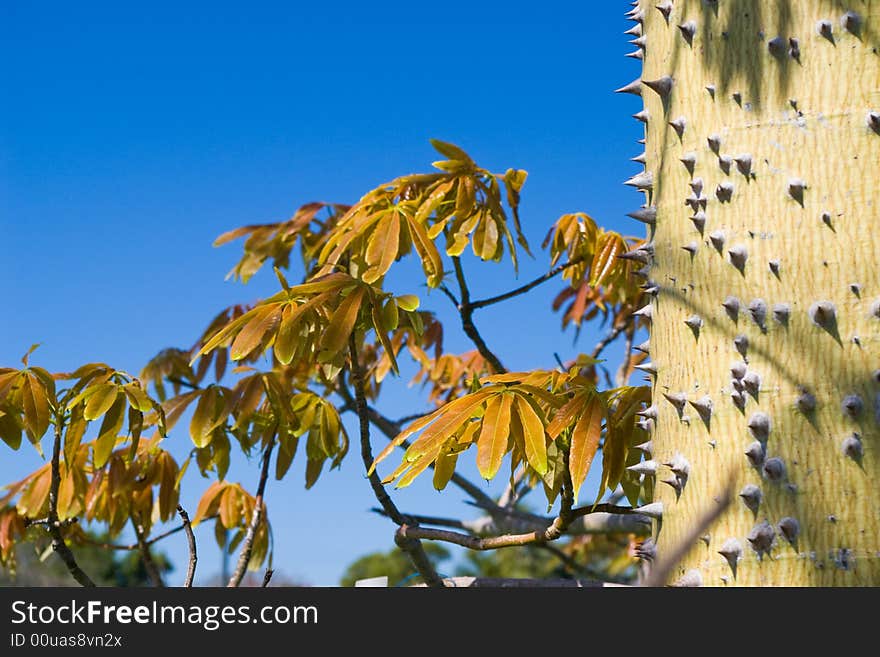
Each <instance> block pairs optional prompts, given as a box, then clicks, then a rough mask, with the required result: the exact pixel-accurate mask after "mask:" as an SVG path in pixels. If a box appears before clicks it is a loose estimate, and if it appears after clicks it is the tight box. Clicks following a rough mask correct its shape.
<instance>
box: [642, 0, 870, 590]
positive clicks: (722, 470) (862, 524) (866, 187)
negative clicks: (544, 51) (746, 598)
mask: <svg viewBox="0 0 880 657" xmlns="http://www.w3.org/2000/svg"><path fill="white" fill-rule="evenodd" d="M656 4H658V3H656V2H654V0H650V1H649V0H643V1H642V2H641V4H640V6H639V8H640V9H641V10H642V11H643V13H644V17H643V18H642V32H643V34H644V38H645V42H646V49H645V52H644V60H643V61H644V63H643V67H644V70H643V75H642V80H643V84H642V85H641V96H642V99H643V101H644V108H645V109H646V111H647V113H648V117H647V124H646V140H647V142H646V144H647V145H646V154H645V157H646V168H647V171H648V172H650V173H652V174H653V184H652V186H651V187H650V189H649V190H648V191H647V192H646V195H647V198H646V202H647V203H648V204H649V205H653V206H656V210H657V214H656V226H655V227H653V228H651V227H649V234H650V233H651V232H653V243H654V252H655V260H654V263H653V266H652V269H651V272H650V276H651V279H652V280H653V281H654V282H655V283H656V284H657V285H659V286H660V292H659V295H658V296H657V298H656V300H655V301H654V307H653V312H652V314H653V317H652V328H651V337H650V353H651V358H652V361H653V362H654V364H655V365H656V367H657V370H658V372H657V376H656V379H655V382H654V404H655V405H656V407H657V410H658V417H657V419H656V423H655V429H654V435H653V437H652V439H653V445H654V449H655V453H654V454H653V458H654V460H656V461H657V462H659V463H670V462H672V461H673V460H675V459H678V460H679V462H681V459H682V458H683V459H686V461H687V464H688V469H689V472H687V473H686V476H685V477H684V478H683V479H682V478H681V477H679V483H684V487H683V489H682V490H681V492H680V496H678V497H677V495H676V491H675V489H674V488H673V487H672V486H657V487H656V489H657V498H656V500H655V501H661V502H662V503H663V517H662V521H658V522H657V523H656V525H657V527H656V529H657V550H658V554H659V555H661V557H662V555H663V554H664V553H672V552H673V551H674V550H675V549H676V548H677V546H678V545H679V544H680V543H681V542H682V541H683V540H684V538H685V537H686V536H687V535H688V532H689V529H690V528H691V527H692V526H693V523H694V522H695V519H696V518H698V517H699V516H701V515H703V514H704V513H705V512H706V511H707V510H709V509H710V507H711V505H712V504H713V502H712V498H713V497H716V496H720V495H721V494H722V492H723V491H722V489H721V487H722V486H723V484H724V482H725V481H726V480H727V479H728V478H729V477H732V478H733V480H734V495H735V496H734V501H733V503H732V504H731V505H730V507H729V508H728V509H727V510H726V511H725V512H724V513H722V514H721V515H720V518H719V519H718V520H717V521H716V522H715V523H714V525H713V526H712V527H710V528H709V530H708V531H707V534H708V537H706V536H704V537H703V540H697V541H695V542H694V543H693V547H692V548H691V549H689V550H688V551H687V553H686V555H685V557H684V559H683V560H682V561H681V562H680V564H679V565H678V566H677V567H676V568H674V569H673V572H672V574H671V576H670V581H671V582H672V581H675V580H677V579H679V578H680V577H682V576H684V575H685V574H687V579H688V580H689V581H690V582H693V581H698V582H702V584H704V585H714V586H717V585H730V586H733V585H750V586H858V585H874V586H876V585H880V556H878V555H880V458H878V456H880V455H878V447H880V430H878V423H880V374H878V369H877V368H878V367H880V316H878V315H880V307H878V306H880V230H878V226H880V195H878V189H880V188H878V168H877V167H878V164H880V127H878V125H877V123H876V122H874V121H877V119H872V115H871V112H880V56H878V46H880V1H878V0H860V1H856V0H853V1H852V2H848V3H842V2H838V1H837V0H797V1H794V0H772V1H771V0H743V1H739V2H705V1H701V0H690V1H684V0H676V2H674V4H673V8H672V11H671V14H670V15H669V19H668V21H667V20H665V18H664V16H663V13H662V12H661V11H659V10H658V9H656V8H655V5H656ZM667 4H669V3H667ZM848 10H852V11H854V12H856V15H854V16H850V17H849V18H847V17H846V16H845V14H846V12H847V11H848ZM690 21H693V24H689V22H690ZM820 21H828V23H827V24H825V23H820ZM679 26H681V27H679ZM689 41H690V43H689ZM667 76H668V77H669V78H671V87H669V86H668V85H669V80H668V79H666V77H667ZM646 81H650V82H651V83H652V84H650V85H649V84H645V83H644V82H646ZM667 87H668V88H667ZM874 116H876V114H875V115H874ZM680 131H681V135H679V134H678V133H679V132H680ZM688 154H693V156H694V160H693V165H692V169H693V171H689V166H690V165H687V162H689V161H691V157H690V156H689V155H688ZM682 159H684V160H685V163H683V162H682ZM700 181H702V189H701V190H700V193H697V190H698V189H699V187H700V184H699V183H700ZM689 197H691V198H690V201H688V200H686V199H688V198H689ZM688 202H690V203H691V205H692V206H693V209H692V207H689V205H688ZM701 210H702V212H703V213H704V214H705V226H704V228H703V229H702V231H701V230H700V229H699V226H698V224H699V223H700V219H701V217H700V216H697V214H698V212H699V211H701ZM694 216H697V219H696V221H694V220H692V219H691V217H694ZM721 240H723V245H720V241H721ZM685 247H686V248H685ZM694 249H696V250H695V251H694ZM734 297H735V298H736V299H738V300H739V312H738V314H737V313H734V312H733V307H734V304H733V303H732V302H729V303H727V307H725V306H722V304H723V303H725V300H729V299H731V298H734ZM762 314H763V315H764V317H762ZM735 315H736V318H735V319H734V316H735ZM695 317H696V318H698V319H693V318H695ZM685 320H691V321H689V322H688V323H685ZM738 337H739V339H737V338H738ZM732 366H733V370H732V369H731V368H732ZM743 368H744V369H743ZM732 371H733V375H732ZM743 372H745V376H743ZM677 393H683V394H684V395H686V397H687V400H688V404H687V405H686V406H685V407H684V411H683V415H684V416H685V417H684V418H681V417H680V416H679V412H678V411H677V409H676V406H675V404H674V403H671V402H669V401H667V400H666V399H665V398H664V396H663V395H664V394H669V395H672V394H677ZM731 393H733V397H732V396H731ZM700 400H711V408H710V409H709V411H708V412H707V411H706V408H707V407H706V406H705V404H702V406H703V408H701V409H698V408H697V407H694V406H692V405H691V404H690V402H697V403H698V406H700V405H701V404H700ZM735 400H736V401H739V400H741V405H742V408H739V407H738V406H737V404H736V403H734V402H735ZM799 400H800V402H799ZM811 400H815V410H810V409H809V406H810V405H811V404H810V402H811ZM688 416H689V418H688ZM766 420H769V431H767V430H766V427H765V426H764V423H765V421H766ZM750 425H751V428H750ZM755 442H757V443H759V445H761V446H762V448H763V450H764V454H763V460H762V455H761V451H760V450H758V449H757V448H755V451H753V458H752V459H750V458H749V457H747V456H746V454H745V452H746V451H747V450H748V449H749V447H750V445H752V444H753V443H755ZM774 459H778V460H774ZM678 470H679V471H680V470H681V468H680V467H679V468H678ZM671 477H676V475H675V474H673V473H671V472H670V469H669V467H667V466H663V467H661V468H660V469H659V471H658V473H657V479H658V481H660V480H662V479H667V478H671ZM747 485H752V486H757V487H758V488H759V489H760V493H761V499H760V502H759V503H757V504H754V503H752V504H751V507H752V508H749V505H747V504H746V503H745V501H746V500H748V499H751V500H755V499H756V498H755V496H754V495H752V496H751V497H750V496H749V495H748V494H747V495H746V496H745V497H740V496H738V493H740V492H741V491H742V489H743V488H744V487H745V486H747ZM764 523H766V524H764ZM750 539H751V540H750ZM737 545H739V546H740V548H741V551H742V552H741V558H739V559H737V556H736V551H737ZM719 550H721V551H722V552H724V553H725V554H721V553H719Z"/></svg>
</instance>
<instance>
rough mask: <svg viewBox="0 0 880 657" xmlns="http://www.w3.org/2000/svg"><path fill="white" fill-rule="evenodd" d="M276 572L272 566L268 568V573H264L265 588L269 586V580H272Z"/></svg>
mask: <svg viewBox="0 0 880 657" xmlns="http://www.w3.org/2000/svg"><path fill="white" fill-rule="evenodd" d="M274 574H275V571H274V570H272V569H271V568H266V573H265V574H264V575H263V588H266V587H267V586H269V582H270V581H272V575H274Z"/></svg>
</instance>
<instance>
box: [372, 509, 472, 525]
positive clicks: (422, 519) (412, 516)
mask: <svg viewBox="0 0 880 657" xmlns="http://www.w3.org/2000/svg"><path fill="white" fill-rule="evenodd" d="M370 511H372V512H373V513H378V514H379V515H382V516H386V517H387V515H388V514H387V513H385V511H384V509H376V508H373V509H370ZM401 515H402V516H403V519H404V520H405V521H406V522H408V523H410V524H414V525H437V526H438V527H455V528H456V529H464V530H467V529H468V527H467V523H466V522H465V521H464V520H458V519H457V518H440V517H437V516H423V515H420V514H417V513H403V514H401Z"/></svg>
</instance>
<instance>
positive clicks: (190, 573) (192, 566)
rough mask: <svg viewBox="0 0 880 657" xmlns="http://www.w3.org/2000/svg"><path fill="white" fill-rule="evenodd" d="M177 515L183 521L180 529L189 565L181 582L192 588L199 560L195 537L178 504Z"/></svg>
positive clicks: (187, 516) (187, 519) (187, 517)
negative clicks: (187, 548)
mask: <svg viewBox="0 0 880 657" xmlns="http://www.w3.org/2000/svg"><path fill="white" fill-rule="evenodd" d="M177 513H178V514H179V515H180V517H181V519H182V520H183V525H181V527H182V528H183V530H184V531H185V532H186V542H187V544H188V545H189V564H188V565H187V568H186V580H185V581H184V582H183V585H184V587H186V588H192V585H193V579H194V578H195V576H196V563H197V562H198V560H199V555H198V552H197V551H196V537H195V534H193V530H192V525H191V524H190V522H189V514H188V513H187V512H186V510H185V509H184V508H183V507H182V506H181V505H180V504H178V505H177Z"/></svg>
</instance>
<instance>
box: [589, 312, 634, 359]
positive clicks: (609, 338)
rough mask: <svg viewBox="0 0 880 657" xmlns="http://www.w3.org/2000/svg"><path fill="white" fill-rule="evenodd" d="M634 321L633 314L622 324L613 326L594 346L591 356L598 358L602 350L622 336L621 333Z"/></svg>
mask: <svg viewBox="0 0 880 657" xmlns="http://www.w3.org/2000/svg"><path fill="white" fill-rule="evenodd" d="M632 321H633V317H632V315H627V317H626V318H625V319H624V320H623V323H622V324H620V325H619V326H615V327H614V328H612V329H611V330H610V331H608V333H607V334H606V335H605V337H604V338H602V339H601V340H599V342H597V343H596V346H595V347H593V351H592V353H591V354H590V356H591V357H592V358H598V357H599V356H600V355H601V354H602V352H603V351H605V348H606V347H607V346H608V345H610V344H611V343H612V342H614V341H615V340H616V339H617V338H618V337H619V336H620V334H621V333H623V332H624V331H626V329H627V327H629V325H630V324H632Z"/></svg>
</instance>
